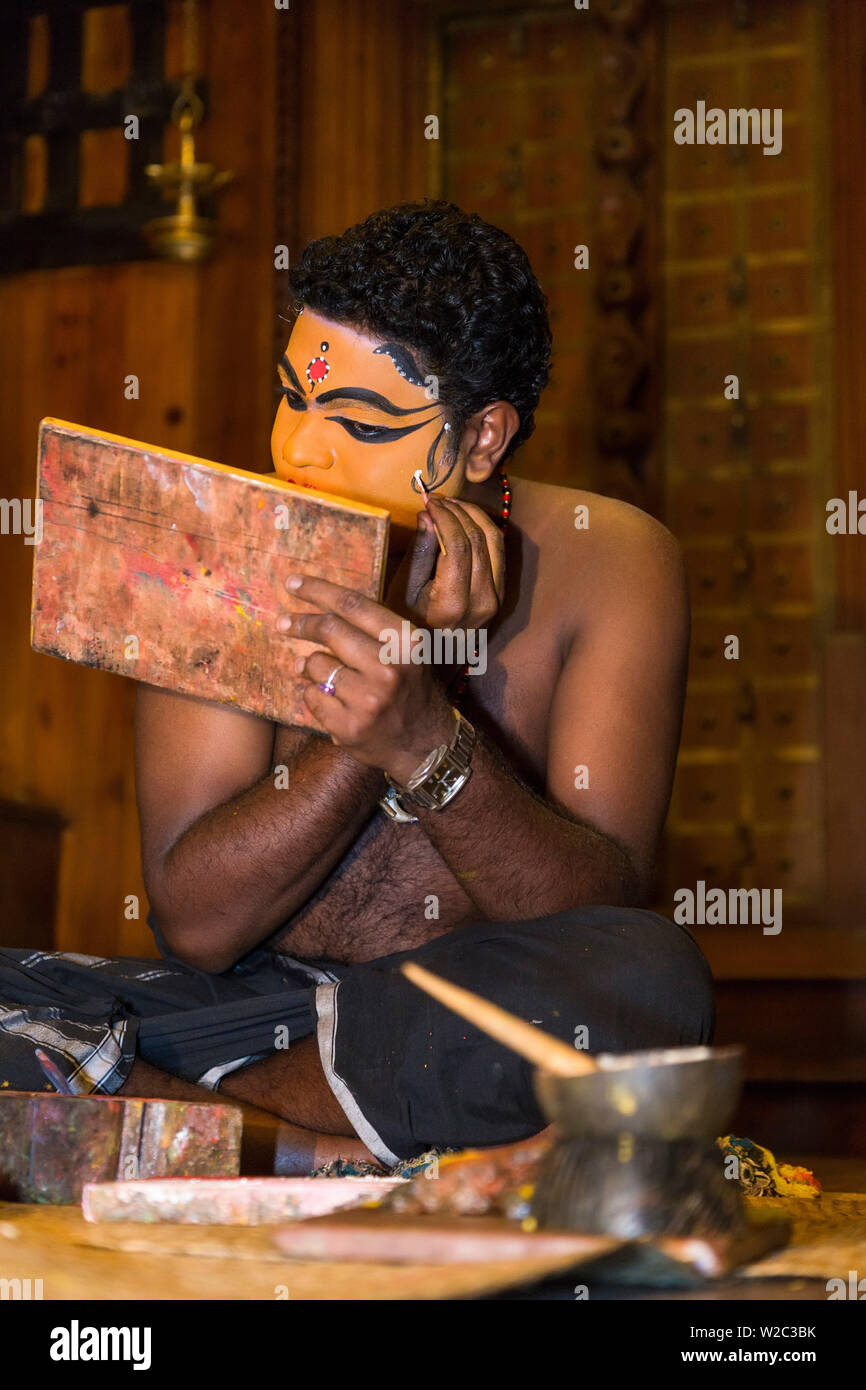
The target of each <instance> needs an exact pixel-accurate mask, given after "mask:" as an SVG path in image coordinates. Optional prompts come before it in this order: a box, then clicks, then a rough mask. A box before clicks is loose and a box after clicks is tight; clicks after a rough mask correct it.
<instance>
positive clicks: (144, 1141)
mask: <svg viewBox="0 0 866 1390" xmlns="http://www.w3.org/2000/svg"><path fill="white" fill-rule="evenodd" d="M242 1131H243V1116H242V1113H241V1110H240V1109H239V1107H238V1106H236V1105H227V1104H224V1103H221V1102H216V1103H213V1104H212V1103H211V1102H209V1101H189V1100H154V1099H149V1100H142V1099H139V1098H137V1097H135V1096H61V1095H56V1094H53V1093H49V1094H48V1095H42V1094H41V1093H39V1092H37V1091H2V1092H0V1198H2V1199H3V1200H14V1201H16V1202H59V1203H69V1202H76V1203H77V1202H80V1201H81V1194H82V1190H83V1188H84V1186H85V1184H86V1183H90V1182H107V1181H110V1180H112V1179H116V1178H131V1177H133V1176H135V1177H137V1178H162V1177H186V1178H195V1177H222V1178H233V1177H235V1176H236V1175H237V1172H238V1169H239V1167H240V1155H241V1136H242ZM121 1185H122V1184H121Z"/></svg>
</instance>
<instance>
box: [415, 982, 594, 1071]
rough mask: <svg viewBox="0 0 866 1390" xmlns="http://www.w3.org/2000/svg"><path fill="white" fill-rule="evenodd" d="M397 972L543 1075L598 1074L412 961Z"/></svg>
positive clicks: (546, 1036)
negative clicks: (541, 1071)
mask: <svg viewBox="0 0 866 1390" xmlns="http://www.w3.org/2000/svg"><path fill="white" fill-rule="evenodd" d="M400 969H401V971H402V972H403V974H404V975H405V976H406V978H407V980H411V981H412V983H413V985H417V986H418V988H419V989H423V990H424V992H425V993H426V994H431V995H432V996H433V998H434V999H438V1000H439V1003H440V1004H444V1005H445V1006H446V1007H447V1008H449V1009H453V1010H454V1012H455V1013H456V1014H459V1015H460V1017H461V1018H465V1019H467V1020H468V1021H469V1022H470V1023H474V1024H475V1027H476V1028H480V1029H481V1031H482V1033H488V1034H489V1035H490V1037H491V1038H496V1041H497V1042H501V1043H504V1044H505V1046H506V1047H510V1048H511V1049H512V1051H514V1052H519V1053H520V1055H521V1057H526V1058H528V1060H529V1061H530V1062H534V1063H535V1064H536V1066H538V1067H543V1068H544V1069H545V1071H550V1072H554V1073H555V1074H556V1075H557V1076H586V1075H587V1074H588V1073H589V1072H594V1071H597V1070H598V1067H597V1066H596V1063H595V1062H594V1060H593V1059H592V1058H591V1057H589V1056H587V1054H586V1053H585V1052H580V1051H578V1049H577V1048H572V1047H568V1046H567V1044H566V1043H564V1042H560V1040H559V1038H554V1037H553V1036H552V1034H550V1033H542V1032H540V1031H539V1029H538V1028H536V1027H535V1026H534V1025H533V1024H531V1023H526V1022H525V1021H524V1020H523V1019H522V1018H517V1017H516V1016H515V1015H514V1014H510V1013H508V1011H507V1010H506V1009H500V1007H499V1005H498V1004H491V1003H490V1001H489V1000H487V999H482V998H481V996H480V995H479V994H473V993H472V991H471V990H468V989H462V988H461V986H460V985H453V984H452V983H451V981H450V980H443V979H442V977H441V975H434V974H433V973H432V971H430V970H425V969H424V967H423V966H421V965H416V964H415V963H414V961H407V962H406V963H405V964H404V965H401V966H400Z"/></svg>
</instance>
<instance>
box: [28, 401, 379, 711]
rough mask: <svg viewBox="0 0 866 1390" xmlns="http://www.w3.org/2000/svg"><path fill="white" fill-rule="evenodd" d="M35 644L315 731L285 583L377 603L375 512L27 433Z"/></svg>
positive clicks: (152, 451) (90, 442) (70, 438)
mask: <svg viewBox="0 0 866 1390" xmlns="http://www.w3.org/2000/svg"><path fill="white" fill-rule="evenodd" d="M39 497H40V499H41V501H42V525H43V534H42V538H41V541H40V543H39V545H38V546H37V547H36V548H35V551H34V556H35V558H34V569H33V621H32V633H31V639H32V645H33V648H34V650H36V651H40V652H46V653H48V654H49V655H51V656H58V657H63V658H64V659H65V660H67V661H75V662H79V663H81V664H83V665H85V666H95V667H97V668H99V669H101V670H103V671H113V672H115V673H116V674H118V675H128V676H132V677H133V678H134V679H135V680H140V681H146V682H147V683H148V684H150V685H156V686H161V687H164V688H165V689H168V690H172V691H178V692H180V693H182V694H185V695H193V696H196V697H198V698H199V699H206V700H216V701H218V702H219V703H221V704H226V703H229V702H230V703H231V704H232V705H233V706H234V707H235V708H237V709H241V710H246V711H247V712H248V713H250V714H257V715H259V716H260V717H262V718H265V719H272V720H274V721H276V722H277V723H279V724H301V725H310V726H313V727H318V725H317V724H316V721H315V720H314V719H313V717H312V715H311V714H310V712H309V710H308V709H307V706H306V704H305V702H304V699H303V689H304V687H303V684H302V683H301V681H300V680H299V678H298V677H297V676H296V675H295V673H294V661H295V659H296V657H297V656H299V655H308V654H309V653H310V652H312V651H314V650H316V644H315V643H312V642H303V641H297V640H296V639H293V638H291V637H288V638H283V637H279V636H277V635H276V621H277V618H278V617H279V616H280V615H281V613H282V612H283V611H285V612H300V611H306V605H305V604H303V603H301V602H299V600H298V599H296V598H293V596H292V595H291V594H289V593H288V592H287V591H286V588H285V580H286V578H287V577H288V575H289V574H292V573H298V574H307V575H312V576H319V577H322V578H324V577H327V578H329V579H332V580H333V581H334V582H335V583H338V584H343V585H345V586H346V587H347V588H351V589H357V590H359V591H360V592H361V593H364V594H366V595H367V596H368V597H369V598H373V599H378V598H379V597H380V596H381V589H382V582H383V575H384V564H385V556H386V551H387V536H388V514H387V512H384V511H382V510H381V509H380V508H377V507H368V506H365V505H364V504H362V503H352V502H349V501H344V500H343V499H338V498H335V497H328V496H324V495H320V494H318V493H315V492H312V491H308V490H307V489H304V488H297V487H291V486H290V485H289V484H288V483H285V482H282V481H281V480H280V479H273V480H271V479H264V478H260V477H258V476H257V475H256V474H252V473H244V472H242V471H241V470H239V469H238V470H235V471H232V470H231V469H228V468H226V467H225V466H223V465H220V464H213V463H206V462H204V461H202V460H200V459H193V458H190V457H189V456H187V455H183V454H180V455H177V456H173V455H171V454H170V453H167V452H165V451H164V450H160V449H158V448H156V447H155V446H152V445H147V444H139V443H137V442H136V441H134V440H129V439H121V438H119V437H118V436H114V435H109V436H101V435H99V434H96V433H94V432H92V431H87V430H83V429H82V428H81V427H80V426H78V425H70V424H67V423H65V422H64V421H60V420H46V421H43V424H42V428H41V430H40V465H39Z"/></svg>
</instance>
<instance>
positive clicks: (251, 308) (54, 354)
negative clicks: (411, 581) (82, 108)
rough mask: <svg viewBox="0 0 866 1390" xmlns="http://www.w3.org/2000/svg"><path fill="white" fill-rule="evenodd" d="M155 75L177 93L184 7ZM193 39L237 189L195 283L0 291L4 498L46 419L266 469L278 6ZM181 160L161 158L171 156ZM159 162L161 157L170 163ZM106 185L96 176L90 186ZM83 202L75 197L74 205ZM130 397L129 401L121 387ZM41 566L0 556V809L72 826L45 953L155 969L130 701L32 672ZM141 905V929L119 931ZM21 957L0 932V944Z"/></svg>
mask: <svg viewBox="0 0 866 1390" xmlns="http://www.w3.org/2000/svg"><path fill="white" fill-rule="evenodd" d="M117 8H119V7H114V9H112V10H109V11H105V12H102V13H101V19H102V20H103V21H104V22H103V23H102V25H101V26H97V27H96V28H95V29H94V30H92V31H91V36H92V40H93V45H94V47H93V48H92V49H91V50H90V51H89V52H87V53H86V54H85V64H84V66H85V71H86V72H87V73H88V79H89V80H90V81H92V82H94V83H99V82H100V81H101V80H102V76H103V71H104V68H105V67H106V65H110V64H111V62H112V61H114V58H113V55H114V54H115V53H116V50H117V43H116V38H117V33H116V28H114V27H112V24H113V23H114V24H115V25H116V21H117V15H116V14H115V10H116V9H117ZM170 13H171V27H170V31H169V51H168V61H167V73H166V75H167V76H169V77H171V76H174V75H179V73H180V62H181V44H180V33H179V27H178V6H177V5H173V6H172V8H171V12H170ZM207 14H208V16H209V23H208V24H206V25H203V26H202V29H201V34H200V43H201V57H202V66H203V68H204V71H205V72H206V74H207V77H208V80H209V82H210V116H209V119H208V120H207V122H206V124H205V125H204V126H203V127H202V131H201V138H200V150H201V154H202V155H203V156H204V157H206V158H209V159H211V160H212V161H213V162H214V163H216V164H217V165H218V166H219V167H221V168H229V169H232V170H234V172H235V174H236V180H235V182H234V184H232V185H231V186H230V188H229V189H228V190H227V191H226V192H225V193H224V194H223V195H222V201H221V205H220V242H219V248H218V251H217V254H216V256H215V258H214V260H213V262H212V263H211V264H209V265H206V266H202V267H184V266H173V265H169V264H167V263H163V262H159V261H153V262H139V263H125V264H119V265H114V266H94V267H82V268H77V267H73V268H68V269H59V270H50V271H38V270H37V271H33V272H30V273H27V274H21V275H14V276H7V277H2V278H0V322H2V325H3V332H2V334H0V434H2V439H3V452H2V483H0V490H2V493H3V495H4V496H5V497H7V498H12V497H27V496H31V497H32V496H33V494H34V483H35V472H36V437H37V426H38V423H39V420H40V419H41V418H42V417H43V416H44V415H55V416H60V417H61V418H64V419H67V420H73V421H78V422H81V423H83V424H87V425H91V426H95V427H97V428H101V429H106V430H109V431H113V432H115V433H118V434H124V435H128V436H131V437H132V438H137V439H143V440H147V441H148V442H154V443H160V444H166V445H172V446H175V447H177V448H179V449H183V450H185V451H188V452H190V453H197V454H200V455H203V456H204V457H211V458H215V459H218V460H220V461H222V462H225V463H234V464H237V465H239V466H241V467H246V468H256V467H261V468H263V469H264V470H267V469H268V468H269V467H270V464H269V461H268V460H269V450H268V436H269V432H270V424H271V412H272V407H273V395H272V376H273V358H272V346H271V334H272V313H273V303H272V281H273V244H274V236H273V197H274V195H273V162H274V76H275V70H274V64H273V62H272V61H271V59H272V55H273V50H274V28H275V25H276V23H277V19H278V16H277V13H276V11H275V10H274V8H273V6H267V5H262V6H256V7H243V8H241V7H238V6H236V5H234V4H232V3H231V0H212V3H211V4H210V5H209V6H208V11H207ZM172 149H173V142H172V141H171V140H170V139H168V140H167V142H166V150H167V152H171V151H172ZM169 157H170V154H169ZM103 176H104V171H103V173H100V171H99V167H98V166H97V169H96V171H95V173H94V175H93V177H94V178H100V177H103ZM88 197H89V190H88V188H87V187H86V186H85V187H83V188H82V190H81V198H82V201H86V200H87V198H88ZM129 373H134V374H135V375H136V376H138V378H139V382H140V396H139V399H138V400H126V399H125V397H124V389H123V381H124V377H125V376H126V375H127V374H129ZM31 567H32V549H31V547H29V546H26V545H24V544H23V540H22V538H21V537H18V536H3V537H0V586H2V590H3V593H4V595H5V600H6V601H5V603H4V604H3V608H2V615H0V648H2V651H3V653H4V663H3V664H4V680H3V682H2V686H0V730H2V743H0V800H3V801H4V802H7V803H13V804H16V803H23V804H25V805H27V806H28V807H33V806H35V807H40V808H45V809H46V810H47V811H51V812H57V813H59V814H60V815H61V816H62V818H63V820H64V822H65V829H64V830H63V831H62V845H61V859H60V870H59V884H58V898H57V915H56V944H57V945H58V946H60V947H63V948H65V949H70V950H81V951H86V952H92V953H94V954H99V953H103V954H106V953H107V954H110V953H112V952H114V953H120V952H125V953H127V954H134V953H139V954H145V953H147V954H150V953H152V952H153V946H152V941H151V938H150V934H149V932H148V930H147V927H146V924H145V921H144V917H145V912H146V908H145V900H144V893H143V886H142V882H141V874H140V867H139V851H138V822H137V815H136V810H135V797H134V785H133V768H132V728H133V709H134V698H135V685H134V683H133V682H130V681H126V680H124V679H122V678H120V677H117V676H113V675H109V674H107V673H105V672H99V671H91V670H87V669H85V668H83V667H79V666H74V665H67V664H66V663H64V662H61V661H59V660H56V659H54V658H51V657H48V656H43V655H37V654H36V653H34V652H32V651H31V650H30V645H29V603H30V578H31ZM128 895H137V896H138V898H139V901H140V904H141V908H140V916H139V917H138V918H137V919H136V918H134V917H127V916H126V915H125V900H126V899H127V897H128ZM13 938H14V939H15V940H16V941H19V942H20V941H22V940H26V928H25V929H23V930H22V925H21V924H20V923H19V922H15V923H8V924H7V923H4V922H0V944H2V943H3V942H6V943H9V942H10V941H11V940H12V939H13Z"/></svg>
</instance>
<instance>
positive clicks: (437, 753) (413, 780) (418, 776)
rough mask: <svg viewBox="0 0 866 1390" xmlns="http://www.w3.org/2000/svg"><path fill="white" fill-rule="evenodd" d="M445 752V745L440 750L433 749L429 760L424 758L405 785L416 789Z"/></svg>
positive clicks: (446, 748) (446, 747)
mask: <svg viewBox="0 0 866 1390" xmlns="http://www.w3.org/2000/svg"><path fill="white" fill-rule="evenodd" d="M447 750H448V745H447V744H445V743H443V745H442V747H441V748H434V749H433V752H432V753H431V754H430V756H429V758H425V760H424V762H423V763H422V764H421V766H420V767H419V769H418V771H417V772H416V773H414V774H413V775H412V776H411V777H410V778H409V781H408V782H407V783H406V785H407V787H417V786H418V783H419V782H423V781H424V779H425V778H426V777H427V776H428V775H429V773H430V769H431V768H433V767H435V766H436V764H437V763H438V761H439V759H440V758H441V757H442V755H443V753H446V752H447Z"/></svg>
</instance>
